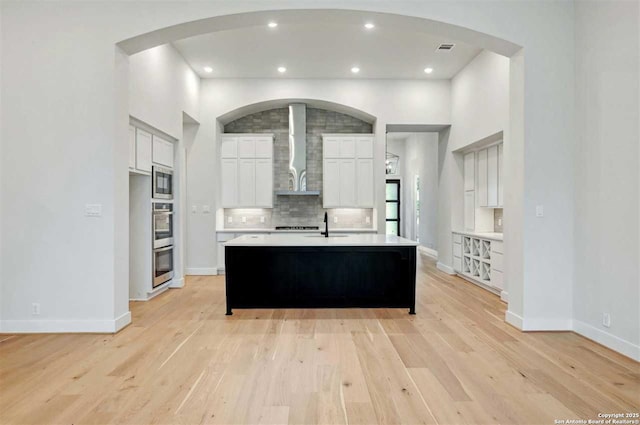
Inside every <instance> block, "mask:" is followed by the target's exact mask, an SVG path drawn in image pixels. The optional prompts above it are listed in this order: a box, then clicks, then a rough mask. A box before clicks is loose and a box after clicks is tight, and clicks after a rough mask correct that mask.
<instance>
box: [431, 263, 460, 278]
mask: <svg viewBox="0 0 640 425" xmlns="http://www.w3.org/2000/svg"><path fill="white" fill-rule="evenodd" d="M436 267H437V268H438V270H440V271H441V272H445V273H446V274H449V275H454V274H456V272H455V271H454V270H453V269H452V268H451V267H449V266H447V265H446V264H444V263H441V262H440V261H438V263H437V264H436Z"/></svg>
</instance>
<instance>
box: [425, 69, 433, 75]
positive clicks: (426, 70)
mask: <svg viewBox="0 0 640 425" xmlns="http://www.w3.org/2000/svg"><path fill="white" fill-rule="evenodd" d="M424 72H426V73H427V74H431V73H432V72H433V68H425V69H424Z"/></svg>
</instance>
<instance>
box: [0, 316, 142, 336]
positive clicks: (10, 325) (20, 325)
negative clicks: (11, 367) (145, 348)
mask: <svg viewBox="0 0 640 425" xmlns="http://www.w3.org/2000/svg"><path fill="white" fill-rule="evenodd" d="M129 323H131V312H129V311H127V312H126V313H124V314H122V315H121V316H119V317H117V318H116V319H111V320H109V319H106V320H101V319H93V320H2V321H0V332H1V333H116V332H118V331H119V330H120V329H122V328H123V327H125V326H126V325H128V324H129Z"/></svg>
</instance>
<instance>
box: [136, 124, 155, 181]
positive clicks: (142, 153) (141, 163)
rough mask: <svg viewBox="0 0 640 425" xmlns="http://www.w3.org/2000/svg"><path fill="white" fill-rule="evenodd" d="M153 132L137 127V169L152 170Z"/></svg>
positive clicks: (145, 171)
mask: <svg viewBox="0 0 640 425" xmlns="http://www.w3.org/2000/svg"><path fill="white" fill-rule="evenodd" d="M151 151H152V148H151V133H147V132H146V131H144V130H141V129H139V128H136V170H138V171H142V172H144V173H150V172H151Z"/></svg>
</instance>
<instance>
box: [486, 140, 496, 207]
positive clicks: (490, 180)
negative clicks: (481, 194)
mask: <svg viewBox="0 0 640 425" xmlns="http://www.w3.org/2000/svg"><path fill="white" fill-rule="evenodd" d="M487 206H488V207H497V206H498V145H495V146H491V147H490V148H488V149H487Z"/></svg>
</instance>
